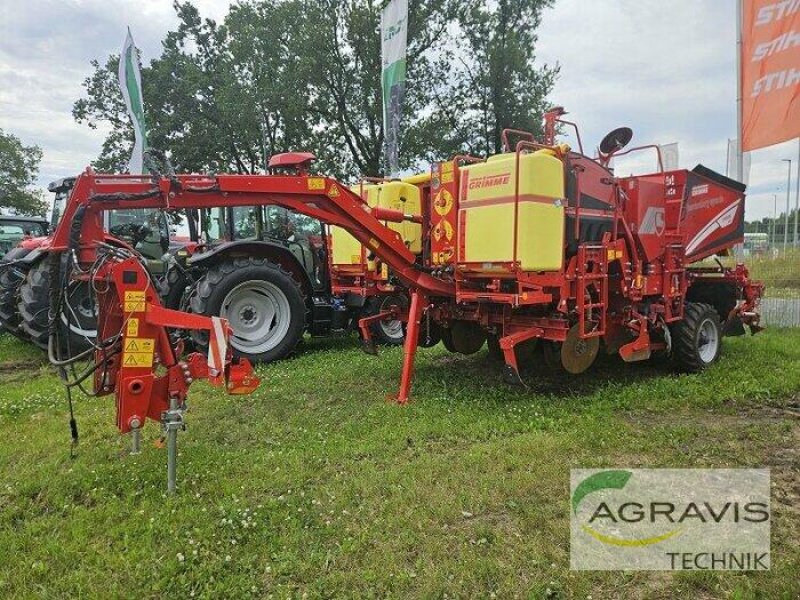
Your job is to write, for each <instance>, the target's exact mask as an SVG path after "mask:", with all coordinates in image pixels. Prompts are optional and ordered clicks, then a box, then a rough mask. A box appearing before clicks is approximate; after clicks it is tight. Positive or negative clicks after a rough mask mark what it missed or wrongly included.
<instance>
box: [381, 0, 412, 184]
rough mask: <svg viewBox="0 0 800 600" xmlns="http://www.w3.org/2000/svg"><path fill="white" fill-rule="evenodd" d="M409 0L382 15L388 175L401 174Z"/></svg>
mask: <svg viewBox="0 0 800 600" xmlns="http://www.w3.org/2000/svg"><path fill="white" fill-rule="evenodd" d="M407 44H408V0H391V1H390V2H389V4H387V5H386V7H385V8H384V9H383V12H382V13H381V56H382V65H383V74H382V78H381V87H382V88H383V130H384V135H385V136H386V160H387V162H388V163H389V172H390V174H391V175H393V176H394V175H397V174H398V173H399V171H400V118H401V116H402V112H403V98H404V96H405V91H406V46H407Z"/></svg>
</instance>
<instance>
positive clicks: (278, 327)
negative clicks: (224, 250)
mask: <svg viewBox="0 0 800 600" xmlns="http://www.w3.org/2000/svg"><path fill="white" fill-rule="evenodd" d="M191 310H192V312H194V313H199V314H204V315H208V316H220V317H224V318H226V319H228V323H229V325H230V326H231V329H232V330H233V335H232V336H231V339H230V344H231V347H232V349H233V353H234V355H235V356H237V357H242V358H247V359H248V360H251V361H253V362H270V361H273V360H279V359H281V358H284V357H285V356H287V355H289V353H291V352H292V350H294V348H295V346H297V343H298V342H299V341H300V339H301V338H302V337H303V332H304V331H305V327H306V303H305V300H304V298H303V292H302V291H301V289H300V284H299V283H298V282H297V281H295V279H294V278H293V277H292V276H291V274H290V273H288V272H287V271H284V270H283V269H282V268H281V267H280V266H279V265H276V264H274V263H271V262H270V261H268V260H267V259H264V258H236V259H234V260H231V261H226V262H222V263H219V264H217V265H214V266H213V267H211V268H210V269H209V270H208V272H206V274H205V275H204V276H203V278H202V279H200V281H199V282H198V283H197V287H196V290H195V293H194V294H193V296H192V299H191ZM192 337H193V339H194V341H195V343H197V345H198V346H200V347H201V348H207V347H208V334H207V333H205V332H193V333H192Z"/></svg>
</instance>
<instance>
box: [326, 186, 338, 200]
mask: <svg viewBox="0 0 800 600" xmlns="http://www.w3.org/2000/svg"><path fill="white" fill-rule="evenodd" d="M328 196H330V197H331V198H338V197H339V188H338V187H337V186H336V184H335V183H334V184H332V185H331V189H329V190H328Z"/></svg>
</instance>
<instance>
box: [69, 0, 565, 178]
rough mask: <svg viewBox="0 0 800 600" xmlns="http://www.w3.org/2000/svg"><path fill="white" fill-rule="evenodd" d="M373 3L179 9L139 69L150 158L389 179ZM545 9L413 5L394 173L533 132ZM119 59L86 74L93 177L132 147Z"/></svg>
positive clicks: (265, 2) (547, 79)
mask: <svg viewBox="0 0 800 600" xmlns="http://www.w3.org/2000/svg"><path fill="white" fill-rule="evenodd" d="M383 4H384V2H383V1H381V0H282V1H281V0H249V1H247V0H244V1H242V2H239V3H237V4H234V5H233V6H232V7H231V10H230V12H229V14H228V15H227V16H226V18H225V19H224V22H223V23H222V24H218V23H216V22H214V21H212V20H209V19H202V18H201V16H200V13H199V11H198V10H197V8H196V7H194V6H193V5H192V4H191V3H190V2H177V1H176V2H175V3H174V7H175V10H176V13H177V15H178V19H179V25H178V27H177V29H176V30H175V31H171V32H169V33H168V34H167V36H166V38H165V40H164V42H163V50H162V53H161V56H159V57H158V58H157V59H155V60H153V61H151V62H150V64H149V65H148V66H146V67H144V68H143V69H142V82H143V88H144V89H143V95H144V100H145V112H146V113H147V120H148V124H149V126H150V129H149V140H150V145H151V146H152V147H155V148H159V149H162V150H167V151H169V152H170V153H171V155H172V157H173V162H174V163H175V165H176V167H177V168H179V169H181V170H184V171H215V172H224V171H233V172H242V173H251V172H257V171H259V170H261V169H263V168H264V163H265V162H266V160H267V158H268V157H269V156H271V155H272V154H275V153H277V152H283V151H287V150H308V151H311V152H314V153H315V154H316V155H317V157H318V165H317V167H318V169H319V170H320V171H322V172H325V173H328V174H331V175H334V176H338V177H343V178H346V177H355V176H358V175H367V176H377V175H381V174H382V173H383V172H384V169H383V164H382V160H383V145H384V131H383V117H382V105H381V102H382V100H381V98H382V95H381V64H380V63H381V61H380V34H379V23H380V11H381V8H382V5H383ZM550 4H551V0H499V1H498V2H495V3H491V4H488V3H484V2H481V1H478V0H470V1H468V2H464V1H463V0H420V1H416V2H410V3H409V5H410V6H409V47H408V61H407V63H408V75H407V79H408V92H407V96H406V106H405V110H404V117H403V135H402V139H401V145H400V159H401V165H402V166H403V167H404V168H406V169H415V168H420V167H421V166H423V165H424V164H425V163H427V162H430V161H432V160H438V159H443V158H447V157H449V156H452V155H454V154H459V153H473V154H484V155H485V154H489V153H492V152H496V151H498V150H499V146H500V141H499V140H500V133H501V131H502V129H503V128H504V127H508V126H515V127H523V128H528V129H535V128H536V126H537V117H538V115H540V114H541V113H542V111H543V109H544V108H545V102H546V100H545V99H546V96H547V93H548V92H549V91H550V89H551V88H552V84H553V81H554V79H555V76H556V74H557V69H549V68H547V67H544V68H542V69H537V68H536V67H535V66H534V46H535V42H536V36H535V29H536V27H537V26H538V25H539V22H540V20H541V12H542V10H543V9H544V8H545V7H546V6H549V5H550ZM117 60H118V59H117V58H116V57H110V58H109V59H108V60H107V61H106V62H105V63H104V64H101V63H99V62H98V61H95V62H93V63H92V64H93V67H94V73H93V74H92V75H91V76H90V77H89V78H88V79H87V80H86V81H85V82H84V87H85V89H86V92H87V95H86V97H84V98H81V99H80V100H78V101H77V102H76V103H75V106H74V109H73V114H74V116H75V118H76V119H77V120H78V121H79V122H84V123H87V124H88V125H89V126H90V127H96V126H97V125H98V123H100V122H105V123H107V124H110V125H111V126H112V133H111V134H110V135H109V137H108V138H107V139H106V142H105V144H104V146H103V151H102V153H101V155H100V157H99V158H98V160H97V161H96V163H95V166H96V167H97V168H99V169H100V170H118V169H119V168H120V167H121V165H123V164H124V163H125V160H126V159H127V154H128V152H129V148H130V147H131V145H132V141H133V133H132V129H131V127H130V124H129V123H128V118H127V115H126V114H125V110H124V105H123V104H122V98H121V95H120V93H119V91H118V89H117V83H116V65H117Z"/></svg>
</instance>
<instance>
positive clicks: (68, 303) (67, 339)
mask: <svg viewBox="0 0 800 600" xmlns="http://www.w3.org/2000/svg"><path fill="white" fill-rule="evenodd" d="M90 285H91V284H89V283H87V282H85V281H70V283H69V284H68V285H67V289H66V290H65V291H64V308H63V310H62V311H61V315H60V324H59V332H60V338H61V341H62V346H63V347H62V349H65V350H69V352H70V354H76V353H78V352H81V351H83V350H86V349H88V348H90V347H91V346H92V345H93V344H94V343H95V338H96V337H97V304H96V302H95V298H94V294H93V293H92V290H91V287H90ZM17 306H18V310H19V315H20V329H21V330H22V331H24V332H25V334H27V335H28V336H29V337H30V339H31V341H32V342H33V343H34V344H36V345H37V346H39V347H40V348H42V349H47V341H48V338H49V336H50V333H49V313H50V265H49V261H47V260H42V261H40V262H38V263H37V264H36V265H35V266H34V267H33V268H32V269H31V270H30V271H28V273H27V275H26V276H25V279H24V280H23V282H22V284H21V285H20V288H19V304H18V305H17Z"/></svg>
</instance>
